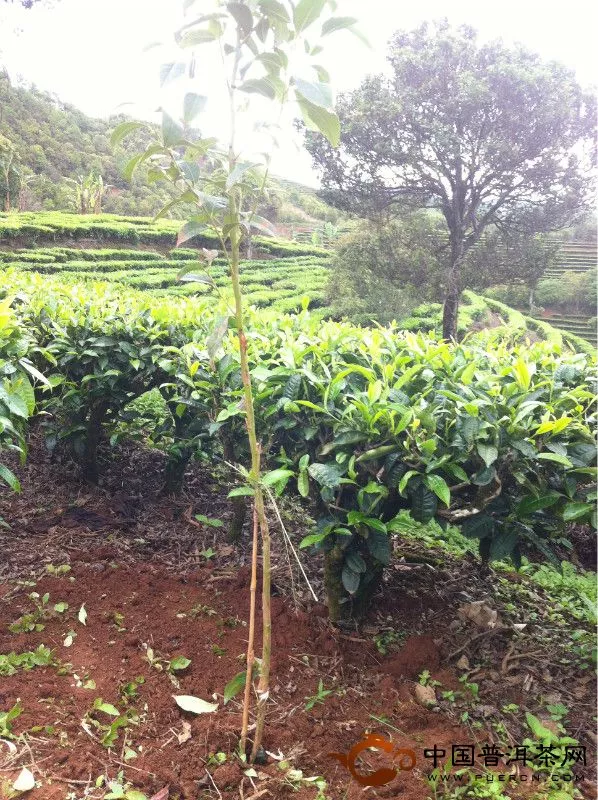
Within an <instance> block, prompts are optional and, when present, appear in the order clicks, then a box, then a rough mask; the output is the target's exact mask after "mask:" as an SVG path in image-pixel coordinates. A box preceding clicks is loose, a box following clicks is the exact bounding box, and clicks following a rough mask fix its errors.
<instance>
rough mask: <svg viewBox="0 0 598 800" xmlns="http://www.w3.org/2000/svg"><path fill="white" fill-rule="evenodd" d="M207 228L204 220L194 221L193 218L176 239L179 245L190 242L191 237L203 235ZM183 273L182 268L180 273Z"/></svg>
mask: <svg viewBox="0 0 598 800" xmlns="http://www.w3.org/2000/svg"><path fill="white" fill-rule="evenodd" d="M205 230H206V225H205V224H204V223H203V222H194V221H193V220H190V221H189V222H186V223H185V224H184V225H183V227H182V228H181V229H180V231H179V232H178V235H177V240H176V243H177V247H178V246H179V245H181V244H183V242H188V241H189V239H193V238H194V237H195V236H201V234H202V233H204V232H205ZM181 273H183V270H181V272H180V273H179V275H180V274H181ZM183 274H184V273H183ZM177 277H178V276H177Z"/></svg>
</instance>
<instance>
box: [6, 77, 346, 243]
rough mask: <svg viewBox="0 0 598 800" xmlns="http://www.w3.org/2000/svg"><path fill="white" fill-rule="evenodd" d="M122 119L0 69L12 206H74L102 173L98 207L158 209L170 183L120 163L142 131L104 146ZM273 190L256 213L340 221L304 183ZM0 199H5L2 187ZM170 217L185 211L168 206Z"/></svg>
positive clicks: (142, 212) (132, 211)
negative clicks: (79, 187) (81, 184)
mask: <svg viewBox="0 0 598 800" xmlns="http://www.w3.org/2000/svg"><path fill="white" fill-rule="evenodd" d="M123 119H125V117H123V116H115V117H112V118H110V119H98V118H94V117H88V116H87V115H86V114H84V113H83V112H82V111H80V110H79V109H78V108H75V106H72V105H69V104H68V103H64V102H62V101H61V100H60V99H59V98H58V97H56V96H55V95H52V94H50V93H48V92H45V91H42V90H40V89H37V88H36V87H35V86H31V87H24V86H19V85H15V84H14V83H12V82H11V80H10V78H9V76H8V73H7V72H3V73H2V72H0V151H1V150H2V144H1V143H2V141H3V138H4V141H5V144H6V140H7V141H8V143H9V144H10V145H12V146H13V147H14V153H15V168H16V169H17V170H18V172H19V175H20V184H21V186H20V191H19V192H18V197H16V196H15V197H13V207H15V208H16V207H18V208H19V209H20V210H24V211H41V210H44V211H54V210H60V211H79V210H80V209H79V208H78V204H77V191H76V185H75V184H76V183H77V181H78V180H79V179H81V178H83V179H84V178H86V177H87V176H89V175H90V174H94V175H96V176H101V177H102V180H103V184H104V196H103V198H102V203H101V210H102V211H104V212H107V213H113V214H124V215H133V216H153V215H154V214H156V213H158V211H159V210H160V209H161V208H162V207H163V206H164V205H165V204H166V203H167V202H168V201H169V200H170V199H171V198H172V196H173V195H172V189H171V188H170V187H169V186H165V185H164V184H156V183H148V181H147V180H146V177H147V170H144V169H143V168H141V169H139V170H138V171H137V172H136V173H135V175H134V176H133V178H132V180H131V181H129V180H127V179H125V177H123V169H124V167H125V165H126V163H127V162H128V161H129V159H130V158H131V157H132V156H133V155H134V154H135V153H137V152H139V151H140V150H141V149H143V148H144V147H145V145H146V142H145V141H144V139H143V134H139V135H137V136H135V137H133V138H132V139H129V140H128V141H127V143H126V144H123V145H122V146H119V147H118V148H116V150H113V148H112V147H111V146H110V133H111V131H112V130H113V129H114V127H115V126H116V125H117V124H118V123H119V122H122V121H123ZM1 183H2V180H1V179H0V184H1ZM273 189H274V191H273V192H271V193H270V195H269V197H268V200H267V201H266V202H265V203H264V205H263V206H262V208H261V213H262V214H263V215H264V216H266V217H268V219H270V220H272V221H275V220H283V221H287V222H295V223H296V222H299V223H307V224H308V228H309V231H310V236H311V230H312V228H313V227H314V224H315V225H316V227H317V224H318V223H323V222H324V221H328V222H338V220H339V219H340V218H341V216H342V215H341V214H340V213H339V212H338V211H337V210H336V209H333V208H331V207H330V206H328V205H327V204H326V203H324V202H322V201H321V200H319V199H318V198H317V197H316V196H315V191H314V190H312V189H309V188H308V187H305V186H302V185H300V184H297V183H292V182H289V181H280V182H279V181H275V182H274V186H273ZM0 200H1V201H3V200H4V192H3V190H2V188H1V186H0ZM2 207H4V202H2ZM171 216H174V217H177V216H180V217H184V216H185V214H184V211H182V210H179V211H178V213H177V209H174V210H173V212H172V213H171ZM309 223H311V225H309Z"/></svg>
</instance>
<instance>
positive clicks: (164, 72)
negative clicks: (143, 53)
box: [160, 61, 187, 86]
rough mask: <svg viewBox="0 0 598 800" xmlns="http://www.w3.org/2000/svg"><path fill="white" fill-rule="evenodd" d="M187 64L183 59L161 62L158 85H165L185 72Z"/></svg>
mask: <svg viewBox="0 0 598 800" xmlns="http://www.w3.org/2000/svg"><path fill="white" fill-rule="evenodd" d="M186 70H187V65H186V64H185V63H184V62H183V61H176V62H171V63H169V64H162V65H161V67H160V86H165V85H166V84H168V83H170V82H171V81H174V80H176V79H177V78H180V77H181V76H182V75H184V74H185V72H186Z"/></svg>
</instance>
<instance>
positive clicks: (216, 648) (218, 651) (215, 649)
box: [212, 644, 226, 658]
mask: <svg viewBox="0 0 598 800" xmlns="http://www.w3.org/2000/svg"><path fill="white" fill-rule="evenodd" d="M212 653H213V654H214V655H215V656H218V658H220V656H223V655H225V654H226V648H225V647H220V645H217V644H213V645H212Z"/></svg>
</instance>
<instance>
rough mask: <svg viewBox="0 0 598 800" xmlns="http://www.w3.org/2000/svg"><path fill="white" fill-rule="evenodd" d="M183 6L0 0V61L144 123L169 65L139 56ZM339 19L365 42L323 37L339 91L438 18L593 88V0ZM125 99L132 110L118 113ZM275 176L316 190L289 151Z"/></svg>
mask: <svg viewBox="0 0 598 800" xmlns="http://www.w3.org/2000/svg"><path fill="white" fill-rule="evenodd" d="M180 5H181V4H180V0H55V2H54V3H53V4H52V5H51V6H50V7H49V8H34V9H32V10H31V11H25V10H23V9H22V8H20V7H19V6H18V5H11V4H10V3H9V4H7V3H5V2H4V0H0V64H4V65H5V66H6V67H7V69H8V71H9V73H10V74H11V76H13V77H16V76H17V75H18V74H20V75H22V76H23V77H24V78H25V79H26V80H28V81H31V82H33V83H35V84H36V85H37V86H38V87H39V88H43V89H47V90H48V91H51V92H53V93H55V94H56V95H58V97H60V98H61V99H62V100H64V101H66V102H69V103H72V104H73V105H76V106H78V107H79V108H81V109H82V110H83V111H85V112H86V113H88V114H91V115H94V116H106V115H108V114H110V113H114V112H117V111H119V110H122V111H125V112H127V113H130V114H132V115H140V116H145V117H148V115H149V113H150V112H151V111H152V110H154V109H155V108H156V107H157V106H158V105H159V104H160V102H161V99H160V94H159V91H158V65H159V63H160V62H161V61H162V60H168V58H166V59H165V58H164V57H163V56H162V57H161V56H160V50H153V51H149V52H146V53H144V52H143V51H144V47H145V46H146V45H148V44H150V43H152V42H155V41H171V39H172V32H173V31H174V29H175V28H176V24H177V22H176V20H177V16H178V14H179V11H180ZM196 8H199V4H197V6H196ZM337 14H341V15H343V16H345V15H347V16H355V17H357V18H358V19H359V20H360V23H359V27H360V30H361V31H362V32H363V33H364V34H365V35H366V36H367V38H368V39H369V41H370V42H371V44H372V49H368V48H366V47H365V46H363V45H362V44H361V43H360V42H359V41H358V40H357V39H356V38H354V37H353V36H351V34H349V33H347V32H342V33H338V34H335V35H333V36H331V37H330V39H329V46H328V48H327V51H326V58H325V60H324V61H323V63H325V64H326V65H327V66H329V67H330V71H331V73H332V80H333V85H334V86H335V88H336V89H337V90H343V89H350V88H353V87H355V86H356V85H357V84H358V83H359V82H360V80H361V79H362V78H363V77H364V76H365V75H366V74H368V73H371V72H378V71H380V70H381V69H382V68H383V67H384V62H385V53H386V42H387V41H388V39H389V38H390V35H391V34H392V32H393V31H395V30H398V29H410V28H414V27H416V26H417V25H419V24H420V23H421V22H423V21H424V20H434V19H439V18H441V17H444V16H446V17H448V19H449V21H450V22H451V23H452V24H460V23H463V22H466V23H468V24H470V25H472V26H473V27H474V28H477V29H478V31H479V32H480V35H481V37H482V39H484V40H488V39H494V38H499V37H500V38H502V39H504V40H505V41H506V42H507V43H513V42H515V41H518V42H522V43H523V44H524V45H525V46H526V47H528V48H529V49H531V50H534V51H536V52H538V53H539V54H540V55H541V56H542V57H543V58H545V59H556V60H558V61H561V62H563V63H564V64H566V65H567V66H569V67H572V68H573V69H574V70H575V71H576V73H577V76H578V79H579V80H580V81H581V82H582V83H583V84H585V85H588V84H592V83H595V81H596V74H597V73H596V55H595V54H596V52H597V50H598V47H597V44H598V37H597V34H598V26H597V23H598V3H595V2H592V1H591V0H568V2H567V3H560V2H559V3H557V2H553V3H550V2H546V0H499V2H493V3H489V2H482V0H419V1H416V0H411V2H398V1H397V0H338V10H337ZM199 53H201V49H200V50H199ZM171 58H172V56H171ZM175 58H176V55H175ZM200 63H201V62H200ZM209 71H211V69H210V65H209V64H208V65H207V69H204V71H203V75H201V74H200V70H199V69H198V74H200V79H201V78H202V77H203V78H204V80H203V81H201V82H202V83H203V86H201V87H200V89H199V91H200V92H201V93H204V94H205V93H206V83H209V77H210V75H209ZM205 78H208V81H207V82H206V80H205ZM126 102H132V103H134V105H133V106H131V107H125V108H119V106H120V104H122V103H126ZM252 102H253V101H252ZM258 105H259V102H258ZM253 107H255V104H253ZM216 110H217V106H216ZM206 132H207V131H206ZM210 133H211V131H210ZM273 170H274V172H275V173H277V174H280V175H285V176H287V177H289V178H294V179H296V180H303V181H305V182H309V183H314V179H313V176H312V173H311V170H310V166H309V157H308V156H307V154H306V153H304V152H301V151H300V150H297V149H294V148H291V147H290V146H289V145H286V146H284V148H283V149H282V150H281V152H280V154H279V156H278V157H277V158H276V159H275V161H274V163H273Z"/></svg>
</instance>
